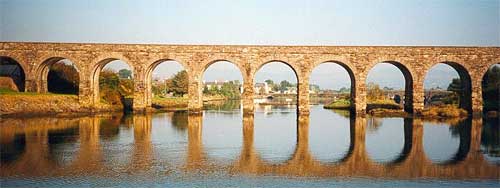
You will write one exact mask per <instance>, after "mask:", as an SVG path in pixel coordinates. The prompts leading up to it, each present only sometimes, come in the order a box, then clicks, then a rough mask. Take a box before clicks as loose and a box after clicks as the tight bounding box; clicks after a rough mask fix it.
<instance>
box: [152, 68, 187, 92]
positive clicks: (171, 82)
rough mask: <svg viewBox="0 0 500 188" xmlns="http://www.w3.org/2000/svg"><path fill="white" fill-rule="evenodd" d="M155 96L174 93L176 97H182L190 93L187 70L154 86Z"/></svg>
mask: <svg viewBox="0 0 500 188" xmlns="http://www.w3.org/2000/svg"><path fill="white" fill-rule="evenodd" d="M152 90H153V94H155V95H157V96H162V95H167V94H168V93H172V94H173V95H174V96H178V97H182V96H183V95H184V94H187V92H188V77H187V72H186V71H185V70H183V71H180V72H178V73H177V74H175V75H174V77H172V78H170V79H167V80H165V81H163V83H159V84H157V85H153V88H152Z"/></svg>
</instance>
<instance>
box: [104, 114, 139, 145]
mask: <svg viewBox="0 0 500 188" xmlns="http://www.w3.org/2000/svg"><path fill="white" fill-rule="evenodd" d="M131 117H132V116H130V117H127V116H125V117H124V116H123V114H116V115H112V116H111V117H109V118H103V119H101V120H100V126H99V135H101V138H102V139H113V138H114V137H116V136H117V135H118V133H119V132H120V124H121V123H122V122H124V123H129V122H130V121H131Z"/></svg>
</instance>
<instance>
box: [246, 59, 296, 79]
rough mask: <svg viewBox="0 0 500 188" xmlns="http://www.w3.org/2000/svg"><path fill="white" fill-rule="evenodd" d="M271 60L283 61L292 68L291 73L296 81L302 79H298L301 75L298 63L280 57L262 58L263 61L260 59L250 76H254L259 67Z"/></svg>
mask: <svg viewBox="0 0 500 188" xmlns="http://www.w3.org/2000/svg"><path fill="white" fill-rule="evenodd" d="M272 62H278V63H283V64H285V65H286V66H288V67H290V69H292V71H293V73H294V74H295V76H296V79H297V83H300V82H301V81H303V79H300V78H301V76H303V74H302V69H301V68H300V67H299V66H298V65H296V64H295V63H294V62H293V61H285V60H282V58H264V59H263V61H260V62H259V64H257V66H256V68H255V69H254V70H253V73H252V78H255V74H256V73H257V72H258V71H259V70H260V69H262V67H263V66H264V65H267V64H269V63H272Z"/></svg>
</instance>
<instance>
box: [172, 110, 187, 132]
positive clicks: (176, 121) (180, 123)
mask: <svg viewBox="0 0 500 188" xmlns="http://www.w3.org/2000/svg"><path fill="white" fill-rule="evenodd" d="M172 125H173V126H174V127H175V128H176V129H177V130H180V131H184V130H186V128H187V126H188V113H187V112H185V111H179V112H173V114H172Z"/></svg>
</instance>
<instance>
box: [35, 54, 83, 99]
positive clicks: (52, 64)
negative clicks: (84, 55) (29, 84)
mask: <svg viewBox="0 0 500 188" xmlns="http://www.w3.org/2000/svg"><path fill="white" fill-rule="evenodd" d="M38 83H39V86H38V87H39V91H40V92H50V93H58V94H74V95H78V93H79V85H80V75H79V70H78V68H77V66H76V64H74V63H73V62H72V61H71V60H69V59H66V58H62V57H52V58H49V59H47V60H45V61H44V62H43V63H42V64H41V65H40V67H39V68H38Z"/></svg>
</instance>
